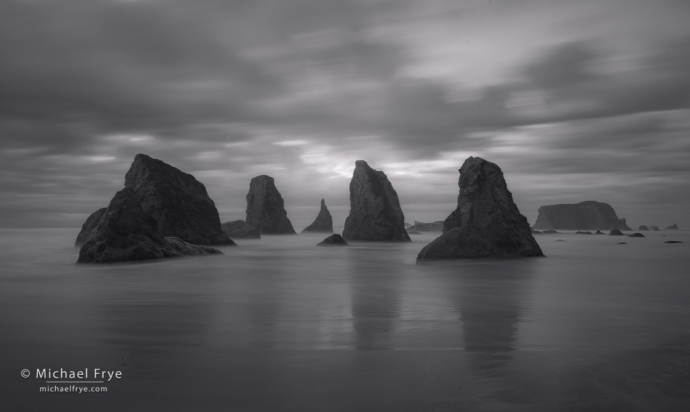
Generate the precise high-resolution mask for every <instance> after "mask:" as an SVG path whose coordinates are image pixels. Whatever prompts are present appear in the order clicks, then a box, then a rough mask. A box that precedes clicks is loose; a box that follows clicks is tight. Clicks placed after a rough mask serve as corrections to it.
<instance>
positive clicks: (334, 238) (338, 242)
mask: <svg viewBox="0 0 690 412" xmlns="http://www.w3.org/2000/svg"><path fill="white" fill-rule="evenodd" d="M316 246H348V244H347V242H346V241H345V239H343V237H342V236H340V235H339V234H335V235H331V236H328V237H327V238H326V239H324V240H323V242H321V243H318V244H317V245H316Z"/></svg>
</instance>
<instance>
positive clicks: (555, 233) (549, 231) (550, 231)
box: [541, 229, 561, 235]
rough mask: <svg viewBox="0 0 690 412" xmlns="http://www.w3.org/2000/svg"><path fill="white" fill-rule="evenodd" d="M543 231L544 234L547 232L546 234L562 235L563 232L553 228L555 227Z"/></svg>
mask: <svg viewBox="0 0 690 412" xmlns="http://www.w3.org/2000/svg"><path fill="white" fill-rule="evenodd" d="M541 233H543V234H545V235H560V234H561V232H557V231H555V230H553V229H549V230H544V231H542V232H541Z"/></svg>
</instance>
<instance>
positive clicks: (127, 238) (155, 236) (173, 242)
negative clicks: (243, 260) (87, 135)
mask: <svg viewBox="0 0 690 412" xmlns="http://www.w3.org/2000/svg"><path fill="white" fill-rule="evenodd" d="M212 254H222V253H221V252H220V251H218V250H216V249H214V248H211V247H208V246H198V245H192V244H189V243H187V242H185V241H183V240H181V239H179V238H175V237H165V236H163V235H162V234H161V232H160V231H159V229H158V224H157V223H156V220H155V219H154V218H153V216H151V215H149V214H148V213H146V211H145V210H144V209H143V208H142V206H141V204H140V203H139V199H138V197H137V195H136V193H135V192H134V191H133V190H132V189H129V188H125V189H123V190H121V191H119V192H117V194H115V197H113V199H112V200H111V201H110V205H109V206H108V208H107V209H106V211H105V212H104V213H103V215H102V216H101V218H100V220H99V222H98V225H97V226H96V227H95V228H94V230H93V232H92V233H91V236H89V238H88V240H87V241H86V242H85V243H84V244H83V245H82V247H81V249H80V250H79V259H78V260H77V263H116V262H128V261H139V260H149V259H161V258H170V257H182V256H197V255H212Z"/></svg>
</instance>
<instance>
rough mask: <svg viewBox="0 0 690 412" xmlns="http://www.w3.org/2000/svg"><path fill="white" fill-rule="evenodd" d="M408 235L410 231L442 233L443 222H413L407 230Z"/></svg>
mask: <svg viewBox="0 0 690 412" xmlns="http://www.w3.org/2000/svg"><path fill="white" fill-rule="evenodd" d="M407 229H408V233H409V231H410V230H417V231H420V232H443V221H442V220H437V221H436V222H431V223H424V222H418V221H416V220H415V221H414V225H412V226H410V227H408V228H407Z"/></svg>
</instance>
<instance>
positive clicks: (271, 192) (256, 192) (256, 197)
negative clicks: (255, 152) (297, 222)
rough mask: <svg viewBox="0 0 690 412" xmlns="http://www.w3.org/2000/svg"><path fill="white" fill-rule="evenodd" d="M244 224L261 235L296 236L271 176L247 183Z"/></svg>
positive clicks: (263, 176)
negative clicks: (253, 228)
mask: <svg viewBox="0 0 690 412" xmlns="http://www.w3.org/2000/svg"><path fill="white" fill-rule="evenodd" d="M246 222H247V224H248V225H251V226H254V227H255V228H257V229H258V230H259V232H260V233H261V234H262V235H295V234H297V233H296V232H295V229H293V228H292V222H290V219H288V217H287V212H286V211H285V203H284V202H283V197H282V196H281V195H280V192H278V189H277V188H276V185H275V182H274V181H273V178H272V177H271V176H266V175H261V176H257V177H255V178H253V179H252V181H251V182H250V183H249V193H247V219H246Z"/></svg>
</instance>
